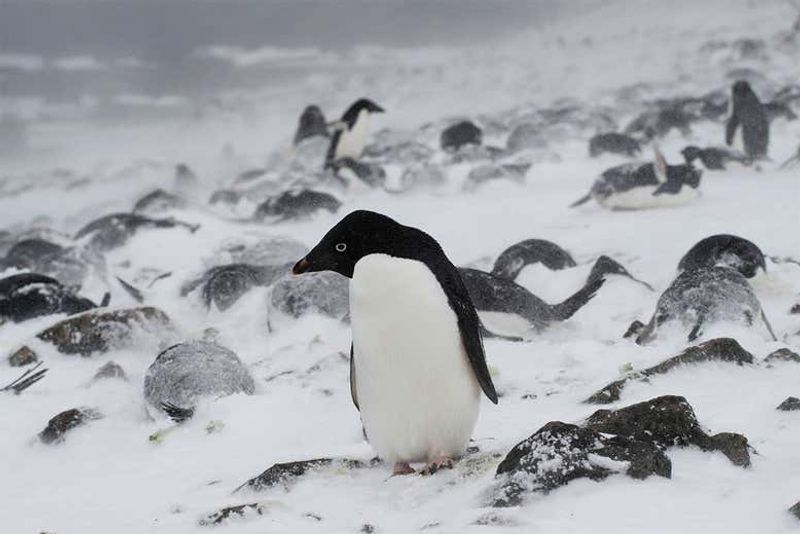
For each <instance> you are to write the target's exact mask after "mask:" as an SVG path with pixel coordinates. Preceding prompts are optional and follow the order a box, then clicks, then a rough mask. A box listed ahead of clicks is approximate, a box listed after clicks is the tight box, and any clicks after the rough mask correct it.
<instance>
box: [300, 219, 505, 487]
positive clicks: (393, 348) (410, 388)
mask: <svg viewBox="0 0 800 534" xmlns="http://www.w3.org/2000/svg"><path fill="white" fill-rule="evenodd" d="M324 270H327V271H334V272H337V273H339V274H341V275H343V276H346V277H348V278H350V279H351V281H350V315H351V324H352V331H353V346H352V354H353V357H352V360H351V366H352V367H351V370H352V372H351V391H352V394H353V400H354V402H355V403H356V406H357V407H358V408H359V410H360V412H361V420H362V422H363V424H364V429H365V431H366V435H367V437H368V439H369V441H370V443H371V445H372V446H373V448H374V449H375V451H376V452H377V453H378V455H379V456H381V457H382V458H384V459H387V460H389V461H391V462H394V463H395V470H396V471H398V472H408V470H409V469H410V468H409V467H408V465H407V464H408V463H411V462H422V461H424V462H428V464H429V467H432V468H433V469H435V468H436V466H437V465H440V463H441V460H442V459H447V458H452V457H453V456H457V455H459V454H460V453H461V452H462V451H463V449H464V447H465V446H466V443H467V441H468V440H469V438H470V436H471V434H472V430H473V428H474V426H475V423H476V420H477V416H478V411H479V401H480V391H481V389H482V390H483V391H484V393H485V394H486V396H487V397H488V398H489V399H490V400H491V401H492V402H495V403H496V402H497V393H496V392H495V389H494V385H493V383H492V378H491V376H490V374H489V369H488V367H487V365H486V358H485V355H484V349H483V341H482V339H481V334H480V320H479V319H478V314H477V312H476V311H475V307H474V306H473V304H472V300H471V299H470V295H469V293H468V291H467V288H466V286H465V285H464V281H463V280H462V279H461V276H460V275H459V272H458V269H457V268H456V267H455V266H454V265H453V264H452V263H451V262H450V260H449V259H448V258H447V256H446V255H445V253H444V251H443V250H442V248H441V246H440V245H439V244H438V243H437V242H436V240H435V239H434V238H433V237H431V236H430V235H428V234H426V233H425V232H423V231H421V230H419V229H416V228H412V227H409V226H403V225H401V224H399V223H398V222H396V221H394V220H393V219H391V218H389V217H386V216H384V215H381V214H378V213H375V212H370V211H356V212H353V213H350V214H349V215H347V216H346V217H345V218H344V219H342V220H341V221H340V222H339V223H337V224H336V225H335V226H334V227H333V228H332V229H331V230H330V231H329V232H328V233H327V234H325V236H324V237H323V238H322V240H321V241H320V242H319V244H317V245H316V246H315V247H314V248H313V249H312V250H311V251H310V252H309V253H308V254H307V255H306V257H304V258H303V259H301V260H300V261H298V262H297V264H296V265H295V266H294V269H293V272H294V273H295V274H302V273H306V272H313V271H324Z"/></svg>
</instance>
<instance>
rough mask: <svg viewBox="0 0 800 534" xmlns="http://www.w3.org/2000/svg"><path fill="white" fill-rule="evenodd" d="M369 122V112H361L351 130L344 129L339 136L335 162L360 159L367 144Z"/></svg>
mask: <svg viewBox="0 0 800 534" xmlns="http://www.w3.org/2000/svg"><path fill="white" fill-rule="evenodd" d="M368 122H369V112H368V111H366V110H363V109H362V110H361V111H359V112H358V117H356V121H355V123H353V126H351V127H350V128H344V129H342V131H341V133H340V135H339V143H338V144H337V145H336V153H335V154H334V161H336V160H340V159H342V158H347V157H350V158H353V159H356V160H357V159H358V158H360V157H361V153H362V152H363V151H364V145H365V144H366V142H367V123H368Z"/></svg>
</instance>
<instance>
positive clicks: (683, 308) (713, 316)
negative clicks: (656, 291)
mask: <svg viewBox="0 0 800 534" xmlns="http://www.w3.org/2000/svg"><path fill="white" fill-rule="evenodd" d="M759 319H760V320H762V321H763V322H764V325H765V326H766V328H767V330H768V332H769V334H770V336H771V338H772V339H773V340H776V338H775V333H774V332H773V331H772V327H771V326H770V324H769V322H768V321H767V318H766V316H765V315H764V311H763V310H762V308H761V304H760V303H759V301H758V298H757V297H756V295H755V293H753V289H752V288H751V287H750V284H749V283H748V282H747V279H746V278H745V277H744V276H742V274H741V273H739V272H738V271H736V270H734V269H731V268H730V267H721V266H716V267H709V268H699V269H691V270H688V271H684V272H682V273H681V274H680V275H678V277H677V278H676V279H675V280H674V281H673V282H672V284H670V286H669V287H668V288H667V289H666V290H665V291H664V293H662V294H661V297H660V298H659V299H658V303H657V304H656V310H655V312H654V313H653V317H652V318H651V319H650V322H649V323H648V324H647V325H645V326H644V328H642V329H641V331H640V332H639V335H638V337H637V338H636V343H638V344H640V345H644V344H646V343H649V342H651V341H652V340H653V339H655V337H656V334H657V332H658V330H659V329H661V328H663V327H666V326H667V325H669V324H672V325H678V326H679V327H681V328H683V329H688V340H689V341H694V340H695V339H697V338H698V337H700V336H702V335H703V327H704V326H706V325H709V324H712V323H717V322H730V323H738V324H743V325H747V326H751V325H753V324H754V323H755V322H756V321H757V320H759Z"/></svg>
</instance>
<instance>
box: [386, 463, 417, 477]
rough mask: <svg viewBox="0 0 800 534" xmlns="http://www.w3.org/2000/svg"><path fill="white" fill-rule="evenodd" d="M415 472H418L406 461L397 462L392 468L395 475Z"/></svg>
mask: <svg viewBox="0 0 800 534" xmlns="http://www.w3.org/2000/svg"><path fill="white" fill-rule="evenodd" d="M414 473H416V471H414V468H413V467H411V466H410V465H408V464H407V463H405V462H397V463H396V464H394V467H393V468H392V476H393V477H396V476H400V475H413V474H414Z"/></svg>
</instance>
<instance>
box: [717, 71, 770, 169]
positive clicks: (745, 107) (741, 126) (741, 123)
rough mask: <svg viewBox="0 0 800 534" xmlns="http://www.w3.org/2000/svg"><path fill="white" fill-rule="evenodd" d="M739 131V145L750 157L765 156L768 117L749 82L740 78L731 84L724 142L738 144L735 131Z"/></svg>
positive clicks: (767, 137)
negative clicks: (729, 107) (729, 108)
mask: <svg viewBox="0 0 800 534" xmlns="http://www.w3.org/2000/svg"><path fill="white" fill-rule="evenodd" d="M737 131H740V132H741V146H737V148H740V149H741V150H743V151H744V153H745V154H747V156H748V157H749V158H751V159H761V158H766V156H767V147H768V145H769V119H768V118H767V112H766V110H765V109H764V105H763V104H762V103H761V101H760V100H759V99H758V97H757V96H756V94H755V93H754V92H753V89H752V88H751V87H750V84H749V83H747V82H746V81H744V80H740V81H738V82H736V83H735V84H733V89H732V97H731V114H730V117H728V122H727V123H726V124H725V144H726V145H728V146H731V145H734V144H735V145H739V144H740V143H739V142H737V140H736V139H735V138H736V133H737Z"/></svg>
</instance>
